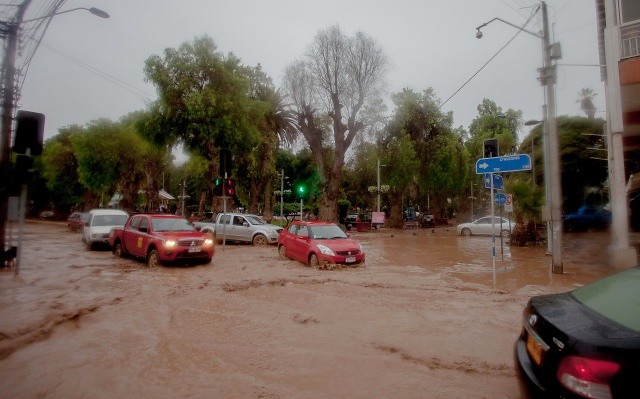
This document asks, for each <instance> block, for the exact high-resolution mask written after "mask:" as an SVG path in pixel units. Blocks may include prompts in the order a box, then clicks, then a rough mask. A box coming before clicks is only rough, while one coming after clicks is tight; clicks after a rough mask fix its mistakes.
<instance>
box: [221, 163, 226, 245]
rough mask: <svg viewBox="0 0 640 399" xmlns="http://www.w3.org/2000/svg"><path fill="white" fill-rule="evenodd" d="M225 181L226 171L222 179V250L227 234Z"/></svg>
mask: <svg viewBox="0 0 640 399" xmlns="http://www.w3.org/2000/svg"><path fill="white" fill-rule="evenodd" d="M226 181H227V172H226V171H225V172H224V179H222V250H223V251H224V247H225V246H226V245H227V234H226V226H227V223H226V222H227V220H226V219H227V218H226V215H227V191H226V190H225V188H224V186H225V183H226Z"/></svg>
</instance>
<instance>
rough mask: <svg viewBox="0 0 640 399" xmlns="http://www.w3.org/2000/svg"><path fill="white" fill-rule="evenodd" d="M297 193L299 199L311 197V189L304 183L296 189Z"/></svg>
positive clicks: (299, 184)
mask: <svg viewBox="0 0 640 399" xmlns="http://www.w3.org/2000/svg"><path fill="white" fill-rule="evenodd" d="M295 191H296V196H297V197H298V198H307V196H308V195H309V188H308V187H307V186H306V185H305V184H304V183H298V184H297V185H296V187H295Z"/></svg>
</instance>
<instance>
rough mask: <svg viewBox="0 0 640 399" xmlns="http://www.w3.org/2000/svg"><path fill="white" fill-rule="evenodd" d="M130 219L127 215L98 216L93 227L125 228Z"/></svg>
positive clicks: (94, 219) (92, 223)
mask: <svg viewBox="0 0 640 399" xmlns="http://www.w3.org/2000/svg"><path fill="white" fill-rule="evenodd" d="M128 218H129V217H128V216H127V215H96V216H94V217H93V221H92V222H91V225H92V226H124V224H125V223H126V222H127V219H128Z"/></svg>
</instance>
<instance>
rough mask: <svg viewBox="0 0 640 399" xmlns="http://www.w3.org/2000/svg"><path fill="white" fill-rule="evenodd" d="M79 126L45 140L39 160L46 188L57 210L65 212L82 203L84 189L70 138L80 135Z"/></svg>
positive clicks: (71, 127)
mask: <svg viewBox="0 0 640 399" xmlns="http://www.w3.org/2000/svg"><path fill="white" fill-rule="evenodd" d="M81 133H82V128H81V127H79V126H69V127H66V128H64V129H61V131H60V133H59V134H58V135H57V136H54V137H53V138H51V139H49V140H47V142H46V143H45V145H44V148H43V150H42V155H41V156H40V159H39V164H40V170H41V174H42V177H44V179H45V180H46V186H47V188H48V189H49V190H50V191H51V193H52V194H53V197H54V198H57V199H58V201H57V204H56V205H57V208H63V209H64V211H65V212H66V211H67V210H68V209H70V208H71V207H72V206H74V205H76V204H81V203H82V202H83V194H84V187H83V186H82V184H81V182H80V180H79V176H78V162H77V159H76V155H75V153H74V151H73V146H72V144H71V139H72V136H74V135H76V134H81Z"/></svg>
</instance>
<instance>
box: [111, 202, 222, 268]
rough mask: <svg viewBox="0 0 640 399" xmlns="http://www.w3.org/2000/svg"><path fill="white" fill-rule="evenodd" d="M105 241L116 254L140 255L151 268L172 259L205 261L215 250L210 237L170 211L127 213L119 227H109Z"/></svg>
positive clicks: (117, 256)
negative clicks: (110, 228)
mask: <svg viewBox="0 0 640 399" xmlns="http://www.w3.org/2000/svg"><path fill="white" fill-rule="evenodd" d="M109 245H111V247H112V248H113V255H114V256H115V257H116V258H120V257H122V256H133V257H136V258H141V259H144V260H146V262H147V264H148V265H149V267H151V268H155V267H157V266H158V265H160V264H162V263H169V262H175V261H184V262H196V263H205V264H206V263H209V262H211V258H213V255H214V253H215V249H214V246H213V239H212V238H211V237H209V236H208V235H207V234H205V233H202V232H200V231H197V230H196V229H195V228H194V227H193V225H192V224H191V223H189V221H188V220H187V219H185V218H183V217H180V216H177V215H170V214H144V213H138V214H133V215H131V217H130V218H129V220H128V221H127V222H126V223H125V225H124V226H123V227H115V228H113V229H112V230H111V233H110V234H109Z"/></svg>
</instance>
